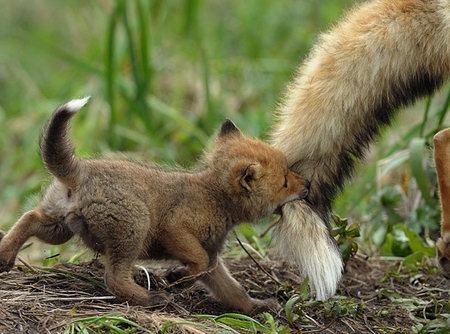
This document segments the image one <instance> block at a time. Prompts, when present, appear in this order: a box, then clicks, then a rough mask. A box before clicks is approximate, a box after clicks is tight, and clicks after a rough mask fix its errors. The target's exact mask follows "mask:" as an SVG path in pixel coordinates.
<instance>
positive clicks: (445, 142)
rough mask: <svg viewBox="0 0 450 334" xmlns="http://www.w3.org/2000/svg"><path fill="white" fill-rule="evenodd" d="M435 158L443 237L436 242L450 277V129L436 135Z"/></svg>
mask: <svg viewBox="0 0 450 334" xmlns="http://www.w3.org/2000/svg"><path fill="white" fill-rule="evenodd" d="M434 160H435V163H436V172H437V177H438V184H439V195H440V199H441V209H442V218H441V239H439V240H438V242H437V244H436V248H437V253H438V254H437V256H438V261H439V265H440V267H441V269H442V274H443V275H444V276H445V277H446V278H450V129H445V130H442V131H440V132H438V133H437V134H436V135H435V136H434Z"/></svg>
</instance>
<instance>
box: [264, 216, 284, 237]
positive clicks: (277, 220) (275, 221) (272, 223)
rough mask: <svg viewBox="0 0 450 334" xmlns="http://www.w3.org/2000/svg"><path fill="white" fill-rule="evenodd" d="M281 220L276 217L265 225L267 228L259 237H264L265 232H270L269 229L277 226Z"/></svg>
mask: <svg viewBox="0 0 450 334" xmlns="http://www.w3.org/2000/svg"><path fill="white" fill-rule="evenodd" d="M280 220H281V217H278V218H277V219H274V220H273V221H272V222H271V223H270V224H269V225H267V227H266V228H265V229H264V231H262V232H261V234H260V235H259V237H260V238H262V237H264V236H265V235H266V234H267V232H269V231H270V229H271V228H272V227H274V226H275V225H276V224H278V223H279V222H280Z"/></svg>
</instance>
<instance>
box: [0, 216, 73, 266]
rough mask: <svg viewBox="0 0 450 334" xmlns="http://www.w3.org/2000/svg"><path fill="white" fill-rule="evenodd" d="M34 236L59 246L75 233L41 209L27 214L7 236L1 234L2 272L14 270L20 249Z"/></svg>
mask: <svg viewBox="0 0 450 334" xmlns="http://www.w3.org/2000/svg"><path fill="white" fill-rule="evenodd" d="M32 236H35V237H37V238H39V239H41V240H42V241H44V242H46V243H49V244H52V245H58V244H62V243H65V242H66V241H68V240H69V239H70V238H72V236H73V232H72V231H71V230H70V229H69V228H68V227H67V225H65V224H63V223H61V222H54V221H53V220H52V219H50V218H49V217H48V216H46V215H45V214H44V213H42V212H41V210H40V209H39V208H35V209H34V210H31V211H28V212H25V213H24V214H23V215H22V217H20V219H19V220H18V221H17V222H16V223H15V224H14V226H13V227H12V229H11V230H10V231H9V232H8V233H7V234H6V235H4V234H3V233H1V234H0V272H4V271H9V270H11V269H12V267H13V266H14V261H15V259H16V256H17V253H18V252H19V250H20V248H21V247H22V245H23V244H24V243H25V242H26V241H27V240H28V238H30V237H32Z"/></svg>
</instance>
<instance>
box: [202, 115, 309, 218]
mask: <svg viewBox="0 0 450 334" xmlns="http://www.w3.org/2000/svg"><path fill="white" fill-rule="evenodd" d="M210 162H211V164H212V166H213V168H215V169H216V174H217V177H218V178H220V182H221V186H222V187H224V188H225V189H227V190H228V192H229V195H230V196H232V197H233V198H236V199H237V200H238V203H237V204H238V207H237V208H236V209H237V210H238V209H239V208H240V209H242V210H244V211H245V212H247V213H248V214H249V218H251V219H258V218H261V217H263V216H267V215H270V214H272V213H273V212H274V211H275V210H276V209H277V208H279V207H280V206H281V205H283V204H285V203H287V202H289V201H293V200H297V199H302V198H305V197H306V196H307V195H308V188H309V182H308V181H307V180H305V179H304V178H303V177H301V176H300V175H298V174H296V173H294V172H292V171H290V170H289V168H288V164H287V161H286V157H285V156H284V154H283V153H282V152H281V151H279V150H276V149H275V148H273V147H271V146H269V145H268V144H265V143H263V142H261V141H259V140H254V139H250V138H248V137H246V136H244V135H243V134H242V132H241V131H240V130H239V129H238V128H237V127H236V125H234V123H233V122H232V121H230V120H228V119H226V120H225V121H224V122H223V124H222V127H221V129H220V131H219V134H218V136H217V139H216V142H215V145H214V151H213V152H212V156H211V157H210Z"/></svg>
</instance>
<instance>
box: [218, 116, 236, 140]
mask: <svg viewBox="0 0 450 334" xmlns="http://www.w3.org/2000/svg"><path fill="white" fill-rule="evenodd" d="M230 134H234V135H240V134H241V130H239V128H238V127H237V126H236V125H235V124H234V123H233V122H232V121H231V120H230V119H228V118H225V120H224V121H223V123H222V126H221V128H220V131H219V138H220V137H224V136H228V135H230Z"/></svg>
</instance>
